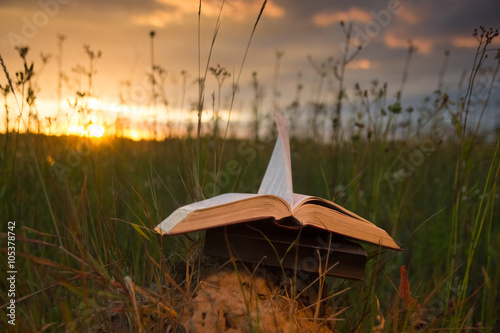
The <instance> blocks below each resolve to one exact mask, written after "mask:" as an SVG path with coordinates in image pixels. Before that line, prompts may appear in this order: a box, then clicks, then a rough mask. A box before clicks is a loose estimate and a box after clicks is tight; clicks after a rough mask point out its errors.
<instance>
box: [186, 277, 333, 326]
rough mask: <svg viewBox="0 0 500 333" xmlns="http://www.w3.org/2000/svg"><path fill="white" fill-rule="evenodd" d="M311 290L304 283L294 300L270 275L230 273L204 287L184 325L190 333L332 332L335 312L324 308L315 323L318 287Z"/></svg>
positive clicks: (203, 283)
mask: <svg viewBox="0 0 500 333" xmlns="http://www.w3.org/2000/svg"><path fill="white" fill-rule="evenodd" d="M312 280H313V279H312V278H311V280H310V281H312ZM309 284H310V283H309V281H303V280H300V279H299V280H298V281H297V285H298V287H297V291H296V294H299V293H300V292H301V291H302V290H304V291H303V292H302V293H300V295H299V297H292V296H291V295H290V293H291V292H290V290H289V288H287V287H286V286H284V285H283V283H280V282H279V280H278V279H276V278H275V276H274V275H273V274H271V273H268V272H267V271H266V270H265V269H261V268H259V270H258V271H256V272H253V273H252V274H251V273H250V272H248V271H246V270H244V269H243V270H238V272H236V271H235V270H234V269H232V268H231V269H225V270H223V271H219V272H215V273H213V274H211V275H209V276H208V277H206V278H204V279H203V280H202V281H201V282H200V284H199V285H198V287H197V288H196V290H195V293H194V296H193V297H192V299H191V300H190V301H189V302H188V303H187V304H186V306H185V308H184V311H183V312H182V313H181V314H180V322H181V325H182V326H184V328H185V330H186V331H187V332H255V331H257V332H322V333H323V332H332V331H333V330H332V329H333V327H332V324H333V323H334V321H332V320H325V318H328V315H329V314H330V316H331V313H333V311H332V310H331V309H328V308H327V307H325V306H323V307H322V308H321V311H320V312H319V316H318V318H319V319H317V320H314V311H315V308H316V306H315V304H316V301H317V299H318V296H317V295H318V294H317V289H318V287H317V285H316V284H315V285H313V286H310V287H308V288H306V287H307V285H309ZM315 289H316V290H315Z"/></svg>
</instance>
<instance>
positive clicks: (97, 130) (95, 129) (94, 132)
mask: <svg viewBox="0 0 500 333" xmlns="http://www.w3.org/2000/svg"><path fill="white" fill-rule="evenodd" d="M88 131H89V135H90V136H92V137H94V138H100V137H101V136H103V134H104V132H105V131H104V127H102V126H101V125H98V124H92V125H90V126H89V129H88Z"/></svg>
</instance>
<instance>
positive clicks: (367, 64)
mask: <svg viewBox="0 0 500 333" xmlns="http://www.w3.org/2000/svg"><path fill="white" fill-rule="evenodd" d="M348 67H349V68H351V69H371V68H372V67H373V63H372V62H371V61H370V60H368V59H359V60H353V61H351V62H350V63H349V65H348Z"/></svg>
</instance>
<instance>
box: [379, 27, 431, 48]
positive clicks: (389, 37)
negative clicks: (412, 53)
mask: <svg viewBox="0 0 500 333" xmlns="http://www.w3.org/2000/svg"><path fill="white" fill-rule="evenodd" d="M410 39H411V41H412V43H413V45H414V46H416V47H417V51H418V52H420V53H423V54H429V53H431V52H432V49H433V47H434V44H435V43H436V42H437V41H436V40H435V39H433V38H431V37H429V38H428V37H411V38H406V37H405V38H400V37H398V36H396V35H395V34H394V33H393V32H390V31H388V32H387V33H386V34H385V35H384V43H385V45H386V46H387V47H389V48H391V49H400V48H404V49H407V48H408V47H409V41H410Z"/></svg>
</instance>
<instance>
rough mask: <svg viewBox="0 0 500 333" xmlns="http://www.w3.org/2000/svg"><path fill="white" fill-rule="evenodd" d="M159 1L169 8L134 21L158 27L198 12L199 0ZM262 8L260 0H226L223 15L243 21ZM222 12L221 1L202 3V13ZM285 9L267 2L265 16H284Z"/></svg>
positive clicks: (209, 14)
mask: <svg viewBox="0 0 500 333" xmlns="http://www.w3.org/2000/svg"><path fill="white" fill-rule="evenodd" d="M156 1H157V2H158V3H160V4H162V5H164V6H165V8H168V10H167V9H164V10H163V9H162V10H156V11H155V12H153V13H151V14H147V15H140V16H135V17H133V21H134V23H136V24H138V25H152V26H155V27H158V28H161V27H164V26H165V25H166V24H168V23H170V22H175V21H179V20H181V19H183V18H184V16H185V15H193V14H197V13H198V8H199V0H184V1H178V0H156ZM261 8H262V2H261V1H260V0H253V1H244V2H243V1H226V2H225V4H224V8H223V10H222V16H223V17H230V18H231V19H235V20H238V21H243V20H245V19H247V18H248V17H249V16H251V15H257V14H258V13H259V12H260V9H261ZM219 12H220V3H218V2H217V3H215V2H207V3H202V7H201V14H202V15H205V16H208V17H215V16H218V15H219ZM284 15H285V9H284V8H283V7H280V6H278V5H275V4H274V3H272V2H268V3H267V4H266V8H265V9H264V12H263V16H267V17H273V18H278V17H283V16H284Z"/></svg>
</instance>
